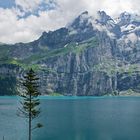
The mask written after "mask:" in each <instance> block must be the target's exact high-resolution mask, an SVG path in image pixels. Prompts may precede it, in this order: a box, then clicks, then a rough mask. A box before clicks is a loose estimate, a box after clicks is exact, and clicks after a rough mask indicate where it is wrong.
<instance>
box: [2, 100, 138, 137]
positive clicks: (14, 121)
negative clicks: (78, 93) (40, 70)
mask: <svg viewBox="0 0 140 140" xmlns="http://www.w3.org/2000/svg"><path fill="white" fill-rule="evenodd" d="M40 99H41V110H42V112H41V115H40V117H39V118H38V119H37V120H35V122H36V121H37V122H41V123H43V125H44V127H43V128H41V129H38V130H35V131H34V132H33V140H140V97H99V98H97V97H41V98H40ZM18 105H19V101H18V98H17V97H0V140H2V137H3V136H4V137H5V140H27V132H28V131H27V122H26V120H25V119H24V118H20V117H18V116H17V115H16V112H17V106H18Z"/></svg>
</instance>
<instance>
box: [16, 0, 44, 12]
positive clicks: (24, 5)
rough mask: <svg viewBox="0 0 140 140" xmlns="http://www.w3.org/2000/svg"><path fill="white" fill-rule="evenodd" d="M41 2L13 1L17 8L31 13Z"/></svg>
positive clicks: (30, 0)
mask: <svg viewBox="0 0 140 140" xmlns="http://www.w3.org/2000/svg"><path fill="white" fill-rule="evenodd" d="M42 1H43V0H15V3H16V5H17V6H20V7H21V8H22V9H23V10H24V11H29V12H32V11H33V10H35V9H36V8H37V7H38V5H39V4H41V3H42Z"/></svg>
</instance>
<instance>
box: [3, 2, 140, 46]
mask: <svg viewBox="0 0 140 140" xmlns="http://www.w3.org/2000/svg"><path fill="white" fill-rule="evenodd" d="M11 4H12V3H11ZM139 4H140V2H139V0H105V1H104V0H98V1H97V0H79V1H78V2H76V1H75V0H15V4H13V5H11V6H9V5H8V7H9V8H5V7H3V5H2V4H0V6H1V8H0V42H3V43H17V42H30V41H33V40H35V39H37V38H38V37H39V36H40V35H41V34H42V32H43V31H49V30H55V29H57V28H60V27H63V26H65V25H66V24H67V23H69V22H71V21H72V20H73V19H74V18H75V17H76V16H78V15H79V14H81V13H82V12H83V11H89V13H90V15H96V13H97V11H98V10H104V11H106V12H107V14H109V15H111V16H114V17H117V16H118V15H119V14H120V13H121V12H124V11H128V12H130V13H137V14H139V13H140V7H139ZM5 5H6V3H5Z"/></svg>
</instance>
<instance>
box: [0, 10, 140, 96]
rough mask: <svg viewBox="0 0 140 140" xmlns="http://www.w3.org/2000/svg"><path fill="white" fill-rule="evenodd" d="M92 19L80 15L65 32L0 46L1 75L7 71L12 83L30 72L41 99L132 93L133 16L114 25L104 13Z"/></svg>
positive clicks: (135, 72)
mask: <svg viewBox="0 0 140 140" xmlns="http://www.w3.org/2000/svg"><path fill="white" fill-rule="evenodd" d="M97 15H98V16H97V17H98V18H94V17H92V16H91V15H89V14H88V12H87V11H86V12H83V13H82V14H81V15H79V16H78V17H77V18H75V20H74V21H73V22H72V23H71V24H69V25H68V26H67V27H63V28H60V29H58V30H56V31H49V32H43V34H42V36H41V37H40V38H39V39H37V40H35V41H33V42H30V43H16V44H14V45H7V44H0V59H1V61H0V66H1V69H2V70H1V74H2V75H4V76H3V77H6V78H7V73H6V72H5V74H4V71H9V75H12V77H15V79H17V81H18V79H19V78H20V77H21V76H22V75H23V73H24V72H25V71H26V70H27V69H28V68H31V67H33V68H34V69H35V70H36V71H37V73H38V76H39V78H40V90H41V92H42V94H43V95H44V94H49V93H50V92H57V93H61V94H63V95H79V96H89V95H96V96H100V95H105V94H112V95H114V94H118V93H119V92H122V91H124V90H129V89H132V90H134V91H138V90H139V78H138V77H139V76H140V69H139V68H140V63H139V62H140V49H139V48H140V28H139V25H140V21H139V18H138V17H139V16H138V15H137V16H133V15H130V14H128V13H126V12H125V13H122V14H121V15H120V18H118V21H115V20H114V19H113V18H111V17H110V16H109V15H107V14H106V13H105V12H104V11H99V12H98V13H97ZM131 26H132V29H131V28H130V27H131ZM10 65H14V67H11V66H10ZM3 70H4V71H3ZM13 71H16V73H14V74H13ZM135 79H136V80H135ZM0 81H1V82H3V79H2V78H1V80H0ZM10 82H11V81H10ZM122 83H123V84H122ZM8 88H9V87H8ZM12 88H14V87H13V86H12ZM13 91H15V90H13ZM0 94H2V93H0ZM9 94H10V93H9ZM12 94H14V93H12Z"/></svg>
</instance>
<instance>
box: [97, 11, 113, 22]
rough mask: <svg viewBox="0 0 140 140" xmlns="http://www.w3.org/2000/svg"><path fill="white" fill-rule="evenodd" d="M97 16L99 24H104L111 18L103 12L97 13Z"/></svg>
mask: <svg viewBox="0 0 140 140" xmlns="http://www.w3.org/2000/svg"><path fill="white" fill-rule="evenodd" d="M97 15H98V19H97V21H98V22H100V23H101V24H106V23H107V21H109V20H112V18H111V17H110V16H109V15H107V14H106V12H105V11H98V12H97Z"/></svg>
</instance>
